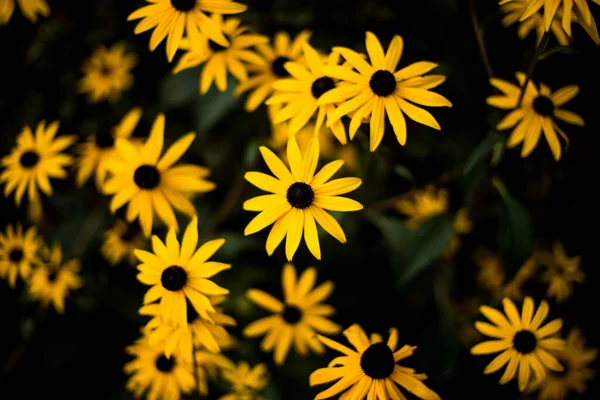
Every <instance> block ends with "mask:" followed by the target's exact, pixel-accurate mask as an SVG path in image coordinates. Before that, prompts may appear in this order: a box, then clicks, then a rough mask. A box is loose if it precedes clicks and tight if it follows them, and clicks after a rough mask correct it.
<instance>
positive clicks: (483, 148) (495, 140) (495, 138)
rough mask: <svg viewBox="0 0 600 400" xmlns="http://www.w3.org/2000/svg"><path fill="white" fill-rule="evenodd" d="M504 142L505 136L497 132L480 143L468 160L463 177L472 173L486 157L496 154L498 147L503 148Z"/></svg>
mask: <svg viewBox="0 0 600 400" xmlns="http://www.w3.org/2000/svg"><path fill="white" fill-rule="evenodd" d="M503 141H504V136H503V135H499V134H497V133H495V132H490V134H489V135H488V136H487V137H486V138H485V139H484V140H483V141H482V142H481V143H479V145H477V147H475V150H473V152H472V153H471V155H470V156H469V158H468V159H467V163H466V165H465V169H464V170H463V175H467V174H468V173H469V172H471V170H472V169H473V168H474V167H475V166H476V165H477V164H478V163H479V162H480V161H481V160H483V158H484V157H486V156H487V155H488V153H489V152H490V151H492V150H494V152H495V149H496V146H500V145H502V146H503V145H504V143H503ZM494 154H495V153H494Z"/></svg>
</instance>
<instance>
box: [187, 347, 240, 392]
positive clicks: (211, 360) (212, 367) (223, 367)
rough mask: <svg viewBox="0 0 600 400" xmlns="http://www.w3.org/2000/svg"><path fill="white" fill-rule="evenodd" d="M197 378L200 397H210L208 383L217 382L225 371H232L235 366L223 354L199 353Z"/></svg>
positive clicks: (197, 354)
mask: <svg viewBox="0 0 600 400" xmlns="http://www.w3.org/2000/svg"><path fill="white" fill-rule="evenodd" d="M195 359H196V363H195V365H196V377H197V379H198V393H200V396H204V397H205V396H208V381H209V380H210V381H213V382H214V381H216V380H217V379H219V377H220V376H221V375H222V372H223V371H228V370H232V369H234V368H235V364H234V363H233V361H231V360H230V359H229V358H227V357H225V356H224V355H223V354H218V353H211V352H210V351H204V350H201V351H197V352H196V354H195Z"/></svg>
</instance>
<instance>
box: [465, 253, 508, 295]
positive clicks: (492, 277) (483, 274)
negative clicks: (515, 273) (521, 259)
mask: <svg viewBox="0 0 600 400" xmlns="http://www.w3.org/2000/svg"><path fill="white" fill-rule="evenodd" d="M473 260H474V261H475V264H477V267H478V270H477V283H478V284H479V286H481V287H482V288H484V289H486V290H487V291H489V292H490V293H493V294H499V293H500V291H501V290H502V287H503V285H504V280H505V279H506V274H505V273H504V268H503V267H502V263H501V262H500V257H499V256H498V254H495V253H492V252H491V251H489V250H488V249H485V248H480V249H478V250H477V251H476V252H475V254H474V256H473Z"/></svg>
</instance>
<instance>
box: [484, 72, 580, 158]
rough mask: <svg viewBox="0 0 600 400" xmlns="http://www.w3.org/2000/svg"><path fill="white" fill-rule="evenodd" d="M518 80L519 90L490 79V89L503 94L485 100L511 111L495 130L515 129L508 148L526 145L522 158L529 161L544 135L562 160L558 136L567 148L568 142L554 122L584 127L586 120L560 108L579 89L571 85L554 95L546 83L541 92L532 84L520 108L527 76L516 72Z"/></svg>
mask: <svg viewBox="0 0 600 400" xmlns="http://www.w3.org/2000/svg"><path fill="white" fill-rule="evenodd" d="M516 77H517V80H518V81H519V86H517V85H514V84H512V83H510V82H507V81H504V80H501V79H497V78H492V79H490V83H491V85H492V86H494V87H495V88H496V89H498V90H499V91H500V92H502V94H500V95H494V96H490V97H488V98H487V99H486V102H487V103H488V104H489V105H491V106H493V107H497V108H500V109H503V110H511V111H510V113H508V115H506V116H505V117H504V118H503V119H502V120H501V121H500V122H499V123H498V125H496V129H498V130H500V131H502V130H506V129H510V128H513V127H515V125H516V127H515V128H514V129H513V131H512V133H511V135H510V136H509V138H508V141H507V142H506V145H507V147H509V148H511V147H515V146H517V145H518V144H519V143H521V142H523V147H522V149H521V157H527V156H528V155H529V154H531V152H532V151H533V149H534V148H535V147H536V146H537V143H538V141H539V140H540V136H541V135H542V132H544V136H545V138H546V141H547V142H548V145H549V146H550V150H551V151H552V155H553V156H554V159H555V160H556V161H558V160H560V156H561V153H562V150H561V145H560V142H559V140H558V135H560V136H561V137H562V138H563V139H564V140H565V142H566V143H567V144H568V143H569V139H568V137H567V135H566V134H565V132H564V131H563V130H562V129H561V128H560V127H559V126H558V124H557V123H556V122H555V121H554V119H555V118H557V119H560V120H561V121H564V122H566V123H569V124H573V125H577V126H584V122H583V119H582V118H581V117H580V116H579V115H577V114H575V113H574V112H571V111H567V110H563V109H561V108H559V107H561V106H563V105H564V104H565V103H567V102H568V101H569V100H571V99H572V98H573V97H575V96H576V95H577V93H579V87H578V86H577V85H568V86H565V87H563V88H560V89H559V90H557V91H556V92H554V93H552V92H551V90H550V88H549V87H548V86H546V85H544V84H543V83H541V84H540V89H539V91H538V89H537V88H536V87H535V85H534V84H533V82H531V81H529V83H528V84H527V88H526V90H525V93H524V96H523V100H522V101H521V104H520V105H519V104H518V101H519V97H520V93H521V88H522V86H523V84H524V83H525V80H526V76H525V74H524V73H522V72H517V73H516ZM557 133H558V135H557Z"/></svg>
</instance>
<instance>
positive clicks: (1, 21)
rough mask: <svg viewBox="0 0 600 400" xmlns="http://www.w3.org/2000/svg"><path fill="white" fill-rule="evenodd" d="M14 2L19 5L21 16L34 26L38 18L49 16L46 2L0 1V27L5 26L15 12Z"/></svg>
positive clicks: (43, 0) (34, 0) (29, 0)
mask: <svg viewBox="0 0 600 400" xmlns="http://www.w3.org/2000/svg"><path fill="white" fill-rule="evenodd" d="M15 2H16V3H17V4H18V5H19V8H20V9H21V12H22V13H23V16H24V17H25V18H27V19H28V20H29V21H31V22H33V23H34V24H35V23H36V22H37V19H38V16H40V15H41V16H43V17H47V16H48V15H50V7H48V3H47V2H46V0H1V1H0V25H5V24H7V23H8V21H10V18H11V17H12V15H13V12H14V11H15Z"/></svg>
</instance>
